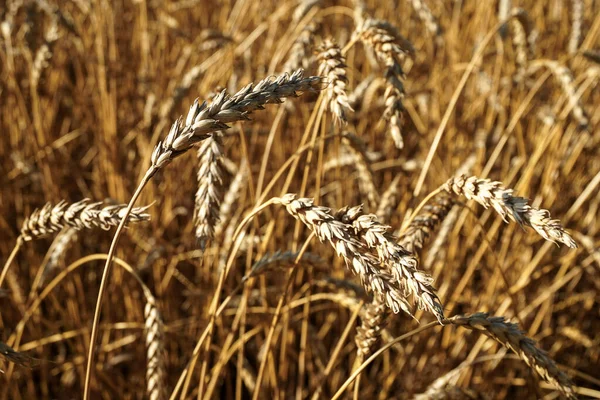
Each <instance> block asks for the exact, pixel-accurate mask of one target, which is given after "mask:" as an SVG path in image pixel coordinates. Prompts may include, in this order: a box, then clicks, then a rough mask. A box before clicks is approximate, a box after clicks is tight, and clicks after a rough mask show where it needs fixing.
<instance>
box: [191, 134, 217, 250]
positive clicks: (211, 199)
mask: <svg viewBox="0 0 600 400" xmlns="http://www.w3.org/2000/svg"><path fill="white" fill-rule="evenodd" d="M222 157H223V140H222V135H221V133H220V132H215V133H213V135H212V136H211V137H210V138H208V139H207V140H205V141H204V142H202V144H201V145H200V147H199V148H198V159H199V168H198V191H197V192H196V208H195V212H194V217H195V221H196V238H197V239H198V241H199V243H200V248H202V249H204V248H205V246H206V243H207V242H208V241H209V240H212V239H213V237H214V234H215V226H216V224H217V223H218V222H219V206H220V203H221V186H222V185H223V178H222V174H223V172H222V168H221V158H222Z"/></svg>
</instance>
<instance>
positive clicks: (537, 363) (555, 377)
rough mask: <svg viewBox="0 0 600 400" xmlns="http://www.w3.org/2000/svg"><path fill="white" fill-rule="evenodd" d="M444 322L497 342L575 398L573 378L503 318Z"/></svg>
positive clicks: (484, 315) (462, 318)
mask: <svg viewBox="0 0 600 400" xmlns="http://www.w3.org/2000/svg"><path fill="white" fill-rule="evenodd" d="M445 322H447V323H451V324H454V325H458V326H462V327H464V328H467V329H470V330H474V331H479V332H481V333H483V334H484V335H486V336H488V337H490V338H492V339H494V340H496V341H498V342H499V343H501V344H502V345H504V346H505V347H507V348H508V349H510V350H512V351H513V352H514V353H515V354H517V355H518V356H519V357H520V358H521V359H522V360H523V361H525V363H526V364H527V365H529V366H530V367H531V368H532V369H533V370H534V371H535V372H536V373H537V374H538V375H539V376H540V377H541V378H542V379H543V380H545V381H546V382H548V383H550V384H552V385H553V386H554V387H555V388H556V389H558V390H559V391H560V392H561V393H563V394H564V395H565V396H566V397H567V398H569V399H576V398H577V396H576V395H575V391H574V390H573V384H572V383H571V381H570V379H569V378H568V377H567V376H566V375H565V374H564V373H563V372H562V371H560V370H559V369H558V367H557V366H556V364H555V363H554V361H553V360H552V359H551V358H550V357H548V355H547V354H546V353H545V352H544V351H542V350H540V349H538V348H537V347H536V345H535V341H533V340H532V339H530V338H528V337H527V336H525V335H524V334H523V332H522V331H521V330H519V327H518V326H517V325H515V324H512V323H510V322H506V321H505V320H504V317H490V316H489V315H488V314H487V313H476V314H472V315H467V316H456V317H452V318H450V319H448V320H446V321H445Z"/></svg>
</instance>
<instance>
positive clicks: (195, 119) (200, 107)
mask: <svg viewBox="0 0 600 400" xmlns="http://www.w3.org/2000/svg"><path fill="white" fill-rule="evenodd" d="M321 89H322V87H321V78H319V77H315V76H313V77H308V78H303V77H302V70H301V69H299V70H297V71H296V72H294V73H293V74H292V75H288V74H283V75H280V76H278V77H277V78H275V79H272V78H266V79H263V80H262V81H260V82H259V83H257V84H256V86H254V85H252V84H249V85H247V86H246V87H244V88H243V89H241V90H240V91H238V92H237V93H236V94H234V95H232V96H229V95H228V94H227V92H226V91H225V90H223V91H222V92H220V93H219V94H218V95H217V96H216V97H215V98H214V99H213V101H212V103H211V104H210V105H207V103H206V102H203V103H202V104H200V103H199V101H198V99H196V101H195V102H194V104H192V106H191V107H190V110H189V112H188V114H187V117H186V119H185V121H184V120H183V119H182V118H179V119H178V120H177V121H175V123H174V124H173V125H172V126H171V130H170V131H169V134H168V135H167V137H166V138H165V140H164V141H163V142H159V143H158V145H156V147H155V148H154V151H153V152H152V157H151V160H152V168H153V169H154V170H158V169H161V168H163V167H164V166H165V165H167V164H168V163H170V162H171V161H172V160H173V159H174V158H175V157H178V156H179V155H181V154H183V153H185V152H186V151H187V150H189V149H190V148H191V147H192V146H193V145H194V144H196V143H198V142H201V141H202V140H204V139H206V138H208V137H209V136H210V135H212V134H213V133H214V132H215V131H218V130H224V129H227V128H229V125H227V124H228V123H232V122H236V121H243V120H247V119H249V117H248V115H249V114H250V113H252V112H253V111H255V110H260V109H263V108H264V106H265V105H266V104H270V103H281V102H282V101H283V99H284V98H286V97H295V96H298V94H297V92H306V91H316V90H321Z"/></svg>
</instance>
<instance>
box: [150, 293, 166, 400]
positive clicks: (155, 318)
mask: <svg viewBox="0 0 600 400" xmlns="http://www.w3.org/2000/svg"><path fill="white" fill-rule="evenodd" d="M144 295H145V297H146V306H145V308H144V327H145V333H146V392H147V393H148V398H149V399H150V400H162V399H165V398H166V395H167V392H166V387H165V379H166V376H167V373H166V369H165V363H164V358H165V344H164V324H163V321H162V317H161V315H160V313H159V311H158V307H157V306H156V299H155V298H154V296H153V295H152V294H151V293H150V291H149V290H148V289H147V288H144Z"/></svg>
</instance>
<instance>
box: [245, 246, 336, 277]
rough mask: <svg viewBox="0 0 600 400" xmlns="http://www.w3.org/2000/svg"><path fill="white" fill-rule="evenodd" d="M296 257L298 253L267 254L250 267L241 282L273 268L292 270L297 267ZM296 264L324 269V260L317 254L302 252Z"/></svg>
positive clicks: (279, 251) (278, 251)
mask: <svg viewBox="0 0 600 400" xmlns="http://www.w3.org/2000/svg"><path fill="white" fill-rule="evenodd" d="M298 255H300V253H299V252H293V251H289V250H287V251H281V250H277V251H276V252H275V253H272V254H269V253H267V254H265V255H264V256H263V257H262V258H261V259H260V260H258V261H257V262H255V263H254V264H253V265H252V268H251V269H250V273H249V274H248V275H246V276H245V277H244V278H242V282H245V281H247V280H248V279H250V278H252V277H255V276H257V275H260V274H263V273H265V272H267V271H270V270H273V269H275V268H281V269H289V268H293V267H294V266H295V265H297V264H296V259H297V258H298ZM298 264H302V265H307V266H311V267H324V266H325V260H323V259H322V258H321V257H320V256H319V255H318V254H314V253H310V252H304V253H302V256H301V257H300V260H298Z"/></svg>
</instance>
